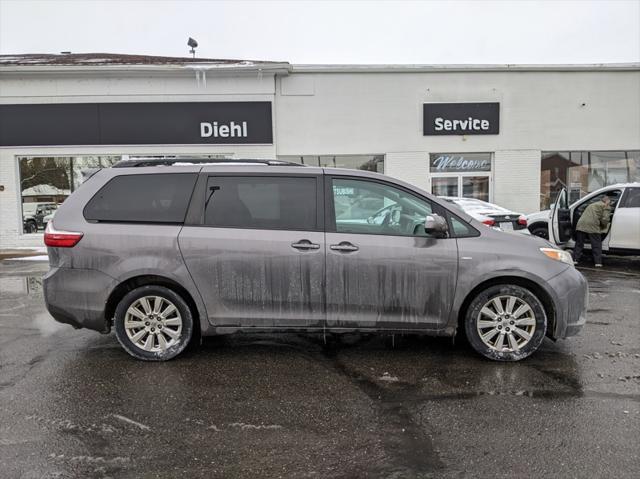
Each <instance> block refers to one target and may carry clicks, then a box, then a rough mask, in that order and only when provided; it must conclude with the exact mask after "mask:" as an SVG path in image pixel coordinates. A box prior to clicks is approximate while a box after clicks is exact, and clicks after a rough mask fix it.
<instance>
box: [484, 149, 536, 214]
mask: <svg viewBox="0 0 640 479" xmlns="http://www.w3.org/2000/svg"><path fill="white" fill-rule="evenodd" d="M493 203H496V204H498V205H500V206H503V207H505V208H509V209H511V210H513V211H518V212H520V213H524V214H529V213H533V212H536V211H539V210H540V150H502V151H496V152H495V156H494V162H493Z"/></svg>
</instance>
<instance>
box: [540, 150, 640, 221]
mask: <svg viewBox="0 0 640 479" xmlns="http://www.w3.org/2000/svg"><path fill="white" fill-rule="evenodd" d="M634 181H640V151H550V152H543V153H542V162H541V178H540V208H541V209H543V210H544V209H548V208H550V207H551V205H552V204H553V203H554V202H555V201H556V198H557V196H558V193H559V192H560V191H561V190H562V189H563V188H566V190H567V192H568V193H569V203H573V202H574V201H576V200H578V199H580V198H582V197H583V196H585V195H586V194H588V193H591V192H592V191H595V190H597V189H599V188H602V187H603V186H608V185H613V184H615V183H630V182H634Z"/></svg>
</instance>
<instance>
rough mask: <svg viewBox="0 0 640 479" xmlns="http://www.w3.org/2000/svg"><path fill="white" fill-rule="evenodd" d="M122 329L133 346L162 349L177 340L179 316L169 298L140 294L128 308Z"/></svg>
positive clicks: (165, 348)
mask: <svg viewBox="0 0 640 479" xmlns="http://www.w3.org/2000/svg"><path fill="white" fill-rule="evenodd" d="M124 329H125V332H126V333H127V337H128V338H129V339H130V340H131V342H132V343H133V344H134V345H135V346H136V347H138V348H140V349H142V350H143V351H148V352H163V351H166V350H167V349H168V348H170V347H172V346H174V345H176V344H178V343H179V342H180V335H181V333H182V316H180V312H179V311H178V308H177V307H176V305H175V304H173V303H172V302H171V301H169V300H168V299H166V298H163V297H161V296H143V297H142V298H139V299H137V300H135V301H134V302H133V303H132V304H131V305H130V306H129V308H128V309H127V312H126V314H125V318H124Z"/></svg>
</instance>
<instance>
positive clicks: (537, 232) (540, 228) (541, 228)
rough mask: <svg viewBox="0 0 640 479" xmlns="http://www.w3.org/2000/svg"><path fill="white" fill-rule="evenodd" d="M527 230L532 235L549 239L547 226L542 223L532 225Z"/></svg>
mask: <svg viewBox="0 0 640 479" xmlns="http://www.w3.org/2000/svg"><path fill="white" fill-rule="evenodd" d="M529 232H531V234H532V235H533V236H539V237H540V238H544V239H546V240H548V239H549V227H548V226H547V225H543V224H537V225H533V226H532V227H531V228H530V229H529Z"/></svg>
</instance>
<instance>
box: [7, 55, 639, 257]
mask: <svg viewBox="0 0 640 479" xmlns="http://www.w3.org/2000/svg"><path fill="white" fill-rule="evenodd" d="M140 156H144V157H148V156H153V157H176V156H177V157H192V156H197V157H203V158H236V159H237V158H278V159H285V160H289V161H296V162H302V163H304V164H310V165H327V166H338V167H347V168H364V169H369V170H373V171H379V172H383V173H385V174H388V175H390V176H394V177H397V178H400V179H402V180H405V181H408V182H410V183H413V184H415V185H417V186H419V187H421V188H423V189H425V190H427V191H429V192H433V193H435V194H438V195H446V196H470V197H476V198H479V199H483V200H486V201H490V202H492V203H497V204H499V205H501V206H504V207H507V208H510V209H512V210H515V211H519V212H522V213H531V212H534V211H538V210H540V209H543V208H547V207H548V206H549V205H550V204H551V203H552V202H553V201H554V198H555V195H556V194H557V192H558V191H559V190H560V189H561V188H562V187H566V188H567V189H568V190H569V194H570V197H571V198H572V199H577V198H579V197H581V196H584V195H585V194H587V193H588V192H590V191H593V190H595V189H597V188H600V187H601V186H605V185H607V184H612V183H617V182H627V181H640V64H617V65H570V66H507V65H495V66H486V65H485V66H393V65H388V66H331V65H290V64H288V63H278V62H248V61H219V60H206V59H197V60H193V59H176V58H162V57H134V56H122V55H48V56H36V55H25V56H5V57H0V248H6V247H15V246H33V245H39V244H41V242H42V238H41V235H42V229H43V227H44V224H46V220H47V217H46V215H43V214H38V213H37V211H43V212H46V211H48V210H46V208H44V207H43V205H49V206H48V207H51V204H53V205H54V206H53V208H54V209H55V204H59V203H60V201H62V200H64V197H65V195H66V194H68V192H71V191H73V190H74V189H75V188H77V187H78V186H79V185H80V184H81V182H82V176H83V175H82V171H83V170H85V169H86V168H93V167H104V166H109V165H110V164H113V163H114V162H115V161H118V160H120V159H123V158H130V157H140ZM29 203H30V204H29ZM34 204H35V205H34ZM24 205H27V206H26V207H25V206H24ZM37 205H40V206H41V208H37ZM34 224H35V226H34Z"/></svg>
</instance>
